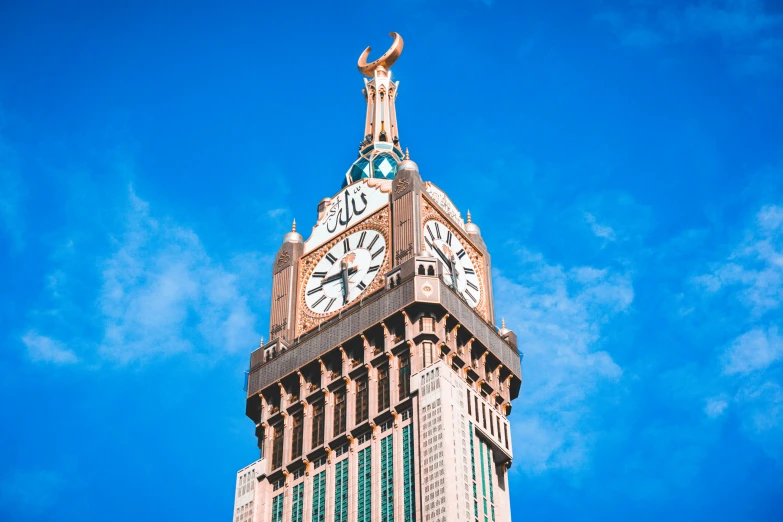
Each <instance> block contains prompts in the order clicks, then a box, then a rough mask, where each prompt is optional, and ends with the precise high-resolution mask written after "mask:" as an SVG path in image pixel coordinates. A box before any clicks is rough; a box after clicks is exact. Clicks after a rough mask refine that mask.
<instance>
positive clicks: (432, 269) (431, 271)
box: [427, 265, 435, 276]
mask: <svg viewBox="0 0 783 522" xmlns="http://www.w3.org/2000/svg"><path fill="white" fill-rule="evenodd" d="M427 275H431V276H434V275H435V268H434V267H433V266H432V265H430V267H429V268H428V269H427Z"/></svg>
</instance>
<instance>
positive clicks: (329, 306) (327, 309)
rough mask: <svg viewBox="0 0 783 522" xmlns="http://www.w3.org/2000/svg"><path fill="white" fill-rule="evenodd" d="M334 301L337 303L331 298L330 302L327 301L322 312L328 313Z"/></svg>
mask: <svg viewBox="0 0 783 522" xmlns="http://www.w3.org/2000/svg"><path fill="white" fill-rule="evenodd" d="M335 301H337V299H334V298H332V300H331V301H329V302H328V303H326V308H324V312H328V311H329V309H330V308H331V307H332V305H333V304H334V302H335Z"/></svg>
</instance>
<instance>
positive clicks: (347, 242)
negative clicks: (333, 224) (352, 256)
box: [343, 237, 351, 254]
mask: <svg viewBox="0 0 783 522" xmlns="http://www.w3.org/2000/svg"><path fill="white" fill-rule="evenodd" d="M350 240H351V238H350V237H346V238H345V239H343V254H347V253H348V251H349V250H350V249H351V241H350Z"/></svg>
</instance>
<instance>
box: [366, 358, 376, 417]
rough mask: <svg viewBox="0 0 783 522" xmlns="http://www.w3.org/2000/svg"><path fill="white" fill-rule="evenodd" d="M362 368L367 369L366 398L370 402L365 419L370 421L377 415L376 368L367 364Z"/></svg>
mask: <svg viewBox="0 0 783 522" xmlns="http://www.w3.org/2000/svg"><path fill="white" fill-rule="evenodd" d="M364 367H365V368H366V369H367V389H368V391H369V393H368V394H367V396H368V397H369V399H368V400H369V401H370V403H369V404H368V406H369V407H368V408H367V418H369V419H370V420H371V421H372V420H373V419H374V418H375V416H376V415H378V368H375V367H374V366H373V365H371V364H369V363H368V364H365V365H364Z"/></svg>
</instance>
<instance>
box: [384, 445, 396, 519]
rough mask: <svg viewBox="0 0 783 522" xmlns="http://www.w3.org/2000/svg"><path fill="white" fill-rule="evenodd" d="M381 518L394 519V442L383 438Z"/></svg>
mask: <svg viewBox="0 0 783 522" xmlns="http://www.w3.org/2000/svg"><path fill="white" fill-rule="evenodd" d="M381 520H394V442H393V440H392V435H389V436H388V437H384V438H383V439H381Z"/></svg>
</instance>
